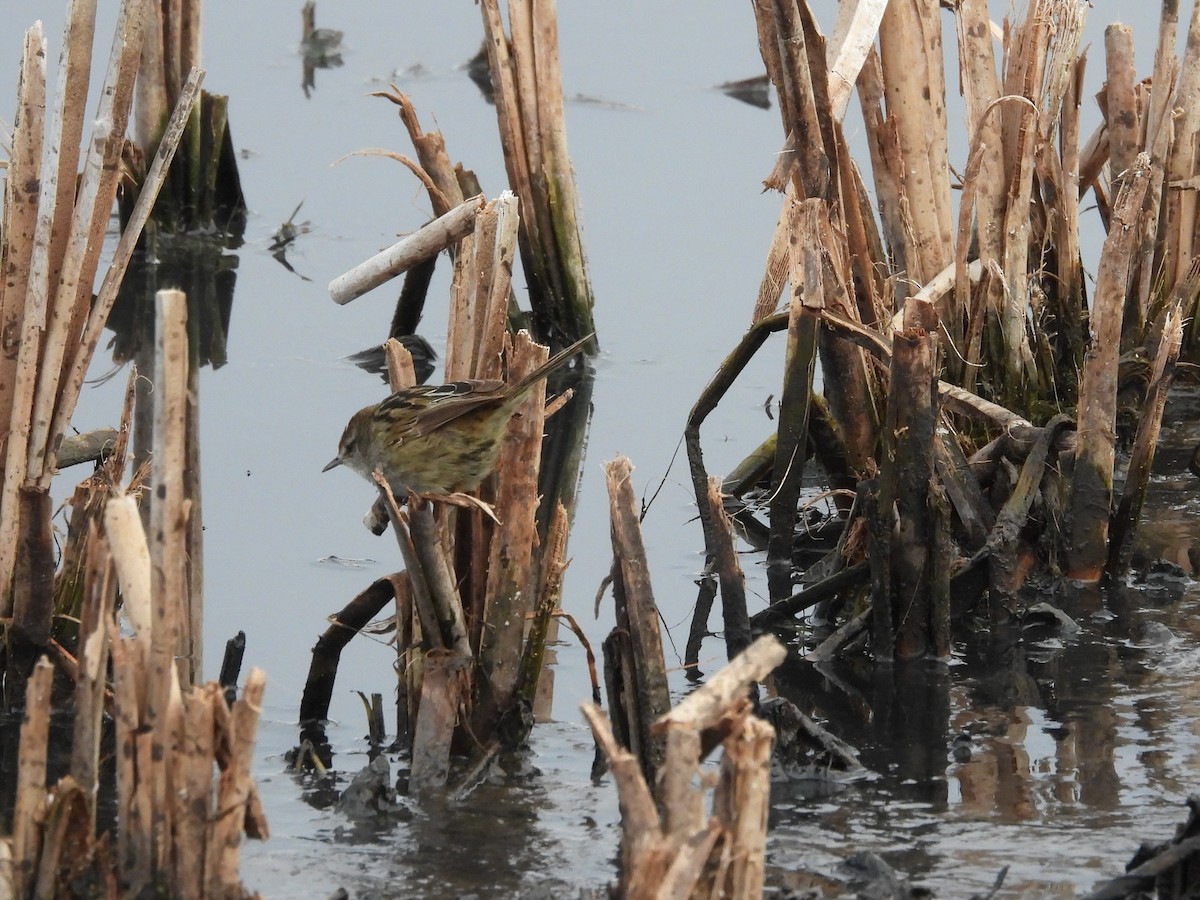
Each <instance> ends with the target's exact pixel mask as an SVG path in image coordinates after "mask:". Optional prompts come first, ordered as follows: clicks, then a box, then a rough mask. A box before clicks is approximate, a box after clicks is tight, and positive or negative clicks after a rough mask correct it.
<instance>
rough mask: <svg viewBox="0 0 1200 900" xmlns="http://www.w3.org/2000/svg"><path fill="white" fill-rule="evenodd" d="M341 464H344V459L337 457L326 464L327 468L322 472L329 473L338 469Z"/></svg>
mask: <svg viewBox="0 0 1200 900" xmlns="http://www.w3.org/2000/svg"><path fill="white" fill-rule="evenodd" d="M341 464H342V458H341V457H340V456H335V457H334V458H333V459H331V460H330V461H329V462H327V463H325V468H323V469H322V470H321V471H322V472H328V471H329V470H330V469H336V468H337V467H338V466H340V465H341Z"/></svg>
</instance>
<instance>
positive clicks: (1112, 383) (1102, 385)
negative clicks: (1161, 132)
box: [1067, 154, 1151, 581]
mask: <svg viewBox="0 0 1200 900" xmlns="http://www.w3.org/2000/svg"><path fill="white" fill-rule="evenodd" d="M1150 168H1151V162H1150V158H1149V156H1147V155H1146V154H1141V155H1139V157H1138V159H1137V162H1136V163H1135V164H1134V167H1133V170H1132V171H1131V172H1130V173H1129V176H1128V177H1127V178H1126V180H1125V184H1124V186H1123V187H1122V189H1121V194H1120V195H1119V196H1118V198H1117V205H1116V208H1115V209H1114V211H1113V224H1112V228H1111V230H1110V232H1109V236H1108V239H1107V240H1106V241H1105V242H1104V250H1103V252H1102V253H1101V255H1100V268H1099V271H1098V272H1097V275H1096V295H1095V299H1094V301H1093V304H1092V316H1091V328H1092V345H1091V349H1090V350H1089V351H1088V353H1087V356H1086V357H1085V359H1084V365H1083V380H1082V383H1081V384H1080V388H1079V394H1080V396H1079V451H1078V453H1077V454H1076V459H1075V469H1074V475H1073V480H1072V484H1071V496H1070V501H1069V504H1070V537H1069V540H1068V545H1067V573H1068V575H1069V577H1071V578H1075V579H1078V580H1080V581H1096V580H1098V579H1099V578H1100V575H1101V574H1102V571H1103V568H1104V564H1105V561H1106V560H1107V558H1108V529H1109V509H1110V505H1111V502H1112V477H1113V462H1114V456H1115V450H1116V448H1115V438H1116V416H1117V364H1118V361H1119V357H1120V352H1121V320H1122V317H1123V313H1124V298H1125V294H1126V288H1127V285H1128V283H1129V276H1130V270H1131V267H1132V264H1133V261H1132V258H1131V254H1132V253H1133V250H1134V246H1135V245H1134V241H1135V240H1136V238H1137V227H1138V221H1139V219H1140V216H1141V209H1142V202H1143V200H1144V199H1145V195H1146V189H1147V187H1148V185H1149V180H1150Z"/></svg>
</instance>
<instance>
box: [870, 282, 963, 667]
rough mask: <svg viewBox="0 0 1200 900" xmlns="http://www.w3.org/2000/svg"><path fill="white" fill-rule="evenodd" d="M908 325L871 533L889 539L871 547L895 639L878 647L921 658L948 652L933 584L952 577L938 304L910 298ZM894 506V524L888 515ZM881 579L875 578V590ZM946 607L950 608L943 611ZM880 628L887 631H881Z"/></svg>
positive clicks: (897, 349)
mask: <svg viewBox="0 0 1200 900" xmlns="http://www.w3.org/2000/svg"><path fill="white" fill-rule="evenodd" d="M904 326H905V328H904V330H903V331H901V332H899V333H897V334H896V335H894V336H893V340H892V366H891V390H890V392H889V394H888V405H887V410H888V415H887V420H886V423H885V426H884V431H883V435H884V447H885V449H884V462H883V466H882V472H881V473H880V484H881V488H880V501H879V505H880V510H879V512H880V514H881V515H882V516H883V517H884V518H883V520H882V521H881V523H880V525H879V526H878V527H877V528H872V534H873V535H876V534H878V536H879V537H881V538H882V537H884V536H885V534H884V533H885V532H886V540H887V543H886V545H885V546H878V545H876V546H873V547H872V551H871V555H872V556H875V555H876V554H880V555H882V556H883V557H884V558H885V559H887V561H888V562H887V568H888V575H889V578H888V583H887V585H886V590H887V599H886V601H885V600H883V599H876V600H875V601H874V602H873V604H872V605H873V607H874V609H875V612H876V614H877V615H878V614H881V613H882V612H883V610H885V609H886V610H887V614H888V615H889V617H890V619H891V623H892V625H891V629H892V631H893V634H894V640H895V644H894V645H893V646H891V647H882V646H876V647H874V648H873V649H874V651H875V653H876V654H877V658H879V659H890V658H895V659H899V660H907V659H917V658H919V657H923V656H926V655H947V654H949V651H950V648H949V646H943V647H935V642H934V639H933V636H934V634H936V633H942V634H948V625H947V626H945V627H939V626H938V625H935V623H934V622H933V619H932V612H933V605H932V603H931V601H932V593H933V591H932V588H933V587H934V586H936V585H938V584H940V583H941V582H942V580H943V579H946V578H948V577H949V573H948V572H947V571H938V567H937V563H938V562H939V555H938V554H937V552H936V545H937V541H936V526H935V518H936V516H937V511H936V509H935V508H934V505H933V503H932V502H931V488H932V486H933V484H934V468H935V467H934V446H935V428H936V425H937V420H938V402H937V399H938V395H937V375H936V371H937V355H938V351H937V329H938V315H937V310H935V309H934V308H933V306H932V305H931V304H928V303H925V302H923V301H920V300H917V299H915V298H909V299H908V300H907V301H905V306H904ZM892 510H894V515H895V526H894V527H893V528H884V526H883V523H884V522H886V521H887V519H888V517H889V516H890V515H891V514H892ZM883 587H884V585H882V584H879V583H876V584H875V585H874V589H875V590H879V589H881V588H883ZM946 614H947V615H948V610H947V611H946ZM876 633H877V634H882V632H879V631H877V632H876Z"/></svg>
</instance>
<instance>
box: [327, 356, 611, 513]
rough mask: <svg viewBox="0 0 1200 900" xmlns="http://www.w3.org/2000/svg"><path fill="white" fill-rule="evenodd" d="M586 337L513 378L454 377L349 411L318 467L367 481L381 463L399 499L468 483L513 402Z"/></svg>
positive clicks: (483, 465) (490, 460) (490, 451)
mask: <svg viewBox="0 0 1200 900" xmlns="http://www.w3.org/2000/svg"><path fill="white" fill-rule="evenodd" d="M589 340H591V335H588V337H585V338H583V339H582V340H579V341H576V342H575V343H574V344H571V346H569V347H567V348H566V349H564V350H562V351H560V352H558V353H556V354H555V355H554V356H552V357H550V359H548V360H546V362H544V363H542V365H540V366H538V367H537V368H536V369H534V370H533V371H532V372H530V373H529V374H528V375H526V376H525V377H524V378H522V379H521V380H520V381H518V382H516V383H515V384H507V383H505V382H503V381H494V380H472V381H455V382H452V383H450V384H443V385H437V386H435V385H422V386H419V387H411V388H405V389H403V390H400V391H396V393H394V394H392V395H391V396H390V397H388V398H386V399H385V400H381V401H380V402H379V403H376V404H374V405H373V406H368V407H365V408H364V409H360V410H359V411H358V412H356V413H355V414H354V415H353V416H352V417H351V419H350V422H349V424H347V425H346V430H345V431H344V432H342V439H341V441H340V442H339V444H338V455H337V456H335V457H334V458H333V459H332V460H330V462H329V464H328V465H326V466H325V468H324V469H322V471H324V472H328V471H329V470H330V469H332V468H335V467H337V466H346V468H348V469H350V470H352V471H354V472H357V473H358V474H359V475H361V476H363V478H366V479H367V480H368V481H370V480H371V473H372V472H374V471H375V470H376V469H379V470H380V471H381V472H382V473H383V477H384V478H386V479H387V481H388V484H390V485H391V487H392V491H393V492H394V493H395V494H396V497H397V499H401V498H402V497H403V496H404V495H405V494H406V493H407V492H408V491H410V490H411V491H415V492H416V493H418V494H449V493H453V492H454V491H472V490H474V489H475V488H477V487H479V484H480V482H482V481H483V479H485V478H486V477H487V476H488V475H490V474H491V472H492V470H493V469H494V468H495V467H496V460H497V457H498V456H499V455H500V445H501V443H502V441H503V438H504V432H505V429H506V428H507V427H508V420H509V419H510V418H512V416H513V413H515V412H516V410H517V407H518V406H520V405H521V402H522V401H523V400H524V399H525V398H526V397H527V396H529V394H530V392H532V391H533V389H534V388H535V387H537V386H538V385H539V384H540V383H541V381H542V379H543V378H545V377H546V376H547V375H549V374H550V373H552V372H554V371H555V370H556V369H558V368H560V367H562V366H563V365H565V364H566V362H567V361H568V360H570V359H571V357H573V356H574V355H575V354H576V353H578V352H579V350H580V349H581V348H582V347H583V345H584V344H585V343H587V341H589Z"/></svg>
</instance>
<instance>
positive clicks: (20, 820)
mask: <svg viewBox="0 0 1200 900" xmlns="http://www.w3.org/2000/svg"><path fill="white" fill-rule="evenodd" d="M53 680H54V666H53V665H51V663H50V661H49V660H47V659H46V658H44V657H43V658H42V659H40V660H38V662H37V664H36V665H35V666H34V668H33V674H32V675H31V676H30V677H29V686H28V691H27V694H26V697H25V719H24V721H23V722H22V723H21V744H20V750H19V752H18V757H17V760H18V761H17V799H16V803H15V805H14V808H13V837H12V854H13V881H14V884H15V885H16V888H17V891H16V893H15V894H14V896H18V897H24V896H28V895H29V894H31V893H32V888H33V885H34V883H35V880H36V878H37V870H38V860H39V859H40V857H41V852H42V827H43V825H44V823H45V816H46V766H47V743H48V740H49V735H50V688H51V684H52V682H53Z"/></svg>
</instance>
